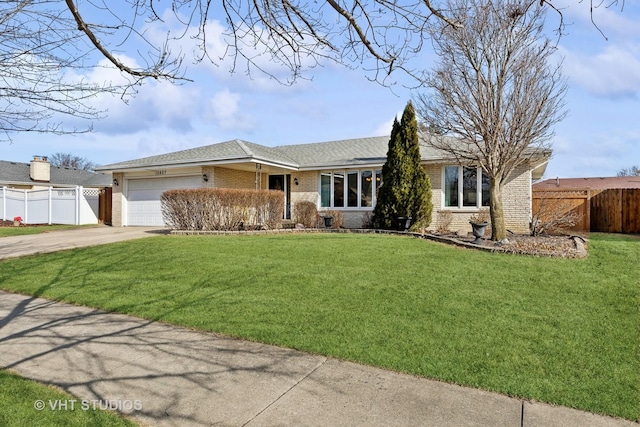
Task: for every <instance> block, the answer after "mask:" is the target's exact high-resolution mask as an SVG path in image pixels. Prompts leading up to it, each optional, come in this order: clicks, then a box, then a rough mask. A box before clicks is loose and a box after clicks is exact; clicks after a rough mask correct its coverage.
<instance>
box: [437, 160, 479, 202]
mask: <svg viewBox="0 0 640 427" xmlns="http://www.w3.org/2000/svg"><path fill="white" fill-rule="evenodd" d="M489 184H490V180H489V177H488V176H487V175H486V174H485V173H484V172H483V171H482V168H480V167H467V166H445V168H444V189H443V190H444V206H445V207H452V208H480V207H483V206H489V196H490V192H489V188H490V185H489Z"/></svg>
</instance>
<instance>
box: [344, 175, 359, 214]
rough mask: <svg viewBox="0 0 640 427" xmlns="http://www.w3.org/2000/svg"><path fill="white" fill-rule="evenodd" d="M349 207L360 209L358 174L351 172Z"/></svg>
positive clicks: (348, 187) (348, 195) (349, 177)
mask: <svg viewBox="0 0 640 427" xmlns="http://www.w3.org/2000/svg"><path fill="white" fill-rule="evenodd" d="M347 206H348V207H350V208H357V207H358V172H357V171H356V172H349V173H348V174H347Z"/></svg>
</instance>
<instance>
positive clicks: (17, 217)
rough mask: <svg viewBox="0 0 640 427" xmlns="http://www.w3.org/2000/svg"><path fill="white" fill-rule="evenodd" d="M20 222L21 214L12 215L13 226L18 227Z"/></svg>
mask: <svg viewBox="0 0 640 427" xmlns="http://www.w3.org/2000/svg"><path fill="white" fill-rule="evenodd" d="M21 222H22V217H21V216H14V217H13V226H14V227H20V223H21Z"/></svg>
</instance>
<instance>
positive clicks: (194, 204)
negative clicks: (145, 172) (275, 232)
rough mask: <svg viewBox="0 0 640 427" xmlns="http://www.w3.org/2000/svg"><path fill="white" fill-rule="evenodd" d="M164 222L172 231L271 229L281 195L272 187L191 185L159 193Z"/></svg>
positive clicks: (280, 207)
mask: <svg viewBox="0 0 640 427" xmlns="http://www.w3.org/2000/svg"><path fill="white" fill-rule="evenodd" d="M160 203H161V209H162V217H163V219H164V222H165V224H166V225H167V226H168V227H170V228H173V229H176V230H205V231H206V230H239V229H241V228H245V229H246V228H254V229H258V228H261V227H262V228H267V229H275V228H280V227H281V226H282V213H283V211H284V194H283V192H282V191H273V190H236V189H227V188H194V189H185V190H169V191H165V192H164V193H162V196H160Z"/></svg>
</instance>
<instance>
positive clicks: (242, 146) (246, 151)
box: [235, 138, 255, 157]
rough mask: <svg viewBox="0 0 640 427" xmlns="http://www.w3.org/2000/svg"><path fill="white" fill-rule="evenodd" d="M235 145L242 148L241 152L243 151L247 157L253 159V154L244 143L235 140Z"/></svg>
mask: <svg viewBox="0 0 640 427" xmlns="http://www.w3.org/2000/svg"><path fill="white" fill-rule="evenodd" d="M235 143H236V144H238V146H240V148H242V151H244V153H245V154H246V155H248V156H251V157H254V156H255V153H254V152H253V151H251V150H250V149H249V147H247V144H245V141H243V140H241V139H237V138H236V139H235Z"/></svg>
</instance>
